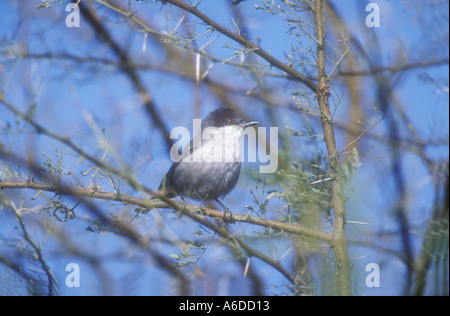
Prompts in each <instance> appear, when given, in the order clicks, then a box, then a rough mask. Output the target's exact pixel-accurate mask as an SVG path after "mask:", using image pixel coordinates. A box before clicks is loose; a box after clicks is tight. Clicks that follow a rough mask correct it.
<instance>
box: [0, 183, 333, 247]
mask: <svg viewBox="0 0 450 316" xmlns="http://www.w3.org/2000/svg"><path fill="white" fill-rule="evenodd" d="M24 188H29V189H36V190H42V191H48V192H54V193H60V194H67V195H71V196H76V197H79V198H95V199H102V200H112V201H118V202H123V203H128V204H132V205H135V206H139V207H142V208H145V209H153V208H170V209H173V207H172V203H171V202H162V201H157V200H151V199H141V198H136V197H133V196H129V195H126V194H121V193H112V192H102V191H96V190H93V189H79V188H73V187H68V186H56V185H48V184H44V183H35V182H28V181H23V182H9V181H3V182H0V189H24ZM155 193H156V192H155ZM186 209H187V210H188V211H190V212H198V211H199V206H197V205H186ZM201 212H202V214H203V215H205V216H208V217H214V218H224V215H225V214H224V212H222V211H218V210H215V209H211V208H206V207H203V206H202V207H201ZM231 221H232V222H243V223H249V224H253V225H258V226H262V227H267V228H271V229H275V230H279V231H282V232H286V233H292V234H296V235H301V236H304V237H308V238H311V239H315V240H320V241H324V242H330V241H331V236H330V235H329V234H327V233H324V232H321V231H317V230H313V229H309V228H307V227H301V226H298V225H293V224H287V223H283V222H278V221H273V220H267V219H264V218H259V217H255V216H251V215H249V214H235V213H233V215H232V217H231Z"/></svg>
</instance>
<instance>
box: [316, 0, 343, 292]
mask: <svg viewBox="0 0 450 316" xmlns="http://www.w3.org/2000/svg"><path fill="white" fill-rule="evenodd" d="M314 5H315V7H314V15H315V16H314V17H315V21H316V36H317V70H318V76H319V91H318V93H317V100H318V102H319V108H320V113H321V118H322V129H323V132H324V138H325V144H326V147H327V152H328V159H329V162H330V168H331V172H332V174H333V175H334V178H333V180H332V184H331V195H332V205H333V209H334V231H333V234H332V237H333V242H332V246H333V249H334V251H335V255H336V262H337V265H338V266H337V283H338V294H340V295H350V294H351V282H350V260H349V257H348V250H347V239H346V230H345V223H346V219H345V218H346V212H345V204H344V190H343V185H342V177H341V175H340V169H341V167H340V161H339V153H338V149H337V145H336V138H335V135H334V127H333V119H332V117H331V111H330V106H329V100H328V97H329V94H330V92H329V87H328V84H329V83H328V78H327V75H326V71H325V60H326V59H325V26H324V23H323V14H322V9H323V1H322V0H316V1H315V2H314Z"/></svg>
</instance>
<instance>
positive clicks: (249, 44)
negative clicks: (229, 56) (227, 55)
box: [165, 0, 318, 93]
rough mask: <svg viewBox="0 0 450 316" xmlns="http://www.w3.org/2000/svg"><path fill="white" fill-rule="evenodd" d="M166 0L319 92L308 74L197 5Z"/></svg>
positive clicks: (176, 0)
mask: <svg viewBox="0 0 450 316" xmlns="http://www.w3.org/2000/svg"><path fill="white" fill-rule="evenodd" d="M165 2H169V3H171V4H173V5H174V6H176V7H178V8H180V9H183V10H185V11H187V12H189V13H191V14H193V15H195V16H196V17H198V18H199V19H200V20H202V21H203V22H205V23H206V24H208V25H209V26H210V27H212V28H213V29H214V30H216V31H218V32H219V33H222V34H223V35H225V36H226V37H228V38H230V39H232V40H234V41H235V42H237V43H239V44H241V45H242V46H244V47H245V48H247V49H249V50H251V51H253V52H254V53H255V54H257V55H258V56H260V57H261V58H263V59H264V60H266V61H267V62H268V63H269V64H270V65H271V66H273V67H275V68H278V69H280V70H282V71H284V72H285V73H287V74H289V75H290V76H291V77H292V78H293V79H295V80H297V81H299V82H301V83H303V84H304V85H305V86H307V87H308V88H309V89H311V90H312V91H313V92H314V93H316V92H317V88H318V87H317V85H316V84H315V83H314V82H313V81H311V80H310V79H309V78H307V77H306V76H304V75H302V74H301V73H299V72H298V71H296V70H295V69H294V68H292V67H290V66H289V65H287V64H284V63H282V62H281V61H279V60H278V59H276V58H275V57H273V56H272V55H270V54H269V53H268V52H266V51H265V50H263V49H262V48H261V47H259V46H258V45H256V44H254V43H253V42H251V41H249V40H247V39H246V38H245V37H244V36H241V35H239V34H236V33H233V32H232V31H230V30H228V29H227V28H225V27H223V26H221V25H220V24H219V23H217V22H215V21H214V20H213V19H211V18H210V17H208V16H207V15H206V14H204V13H203V12H201V11H200V10H198V9H197V7H196V6H192V5H188V4H186V3H184V2H182V1H178V0H167V1H165Z"/></svg>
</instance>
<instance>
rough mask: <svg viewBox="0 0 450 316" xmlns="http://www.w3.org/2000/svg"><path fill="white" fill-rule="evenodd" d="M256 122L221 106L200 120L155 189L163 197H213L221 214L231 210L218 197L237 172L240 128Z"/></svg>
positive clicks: (230, 187)
mask: <svg viewBox="0 0 450 316" xmlns="http://www.w3.org/2000/svg"><path fill="white" fill-rule="evenodd" d="M257 124H259V122H246V121H244V120H243V119H242V118H240V117H239V116H238V115H237V114H236V113H235V112H233V111H232V110H231V109H228V108H225V107H221V108H218V109H216V110H214V111H212V112H211V113H209V114H208V116H206V118H205V119H204V120H203V121H202V128H201V132H200V133H199V134H198V135H196V136H195V137H194V138H193V139H192V140H191V142H190V144H189V150H186V152H183V153H182V155H181V160H180V161H179V162H175V163H173V164H172V166H171V167H170V169H169V171H168V172H167V174H166V175H165V177H164V178H163V180H162V181H161V184H160V186H159V189H158V190H159V191H160V192H163V194H165V195H166V196H167V197H170V198H172V197H175V196H180V197H181V200H182V201H183V202H184V199H183V197H184V196H186V197H190V198H193V199H196V200H202V201H205V200H214V201H216V202H217V203H218V204H219V205H220V206H222V207H223V209H224V211H225V213H224V218H225V216H226V215H227V214H228V216H229V219H231V216H232V213H231V211H230V210H229V209H228V208H227V207H226V206H225V205H224V204H223V203H222V202H221V201H220V200H219V198H223V197H225V196H226V195H227V194H228V193H230V192H231V191H232V190H233V189H234V187H235V186H236V183H237V181H238V179H239V174H240V172H241V153H240V145H239V139H240V138H241V136H242V134H243V132H244V129H245V128H246V127H248V126H254V125H257Z"/></svg>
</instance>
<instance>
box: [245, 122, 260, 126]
mask: <svg viewBox="0 0 450 316" xmlns="http://www.w3.org/2000/svg"><path fill="white" fill-rule="evenodd" d="M258 124H261V122H244V123H242V124H241V126H242V127H248V126H253V125H258Z"/></svg>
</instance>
